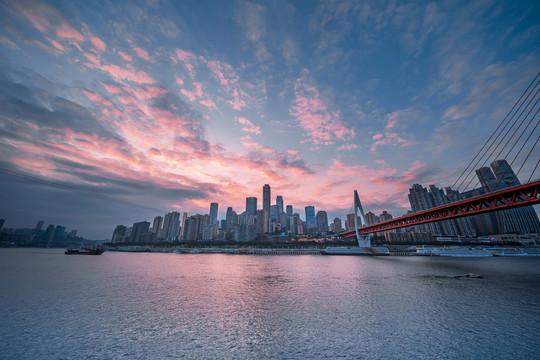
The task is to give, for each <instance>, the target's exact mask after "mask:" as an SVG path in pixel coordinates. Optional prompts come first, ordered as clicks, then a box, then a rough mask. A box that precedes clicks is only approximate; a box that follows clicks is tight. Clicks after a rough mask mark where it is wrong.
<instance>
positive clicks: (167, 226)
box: [161, 211, 180, 241]
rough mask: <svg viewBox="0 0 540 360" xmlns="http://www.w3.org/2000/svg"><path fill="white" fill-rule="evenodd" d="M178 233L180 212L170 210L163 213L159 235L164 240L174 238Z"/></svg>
mask: <svg viewBox="0 0 540 360" xmlns="http://www.w3.org/2000/svg"><path fill="white" fill-rule="evenodd" d="M179 233H180V214H179V213H177V212H176V211H172V212H170V213H168V214H166V215H165V219H164V220H163V231H162V232H161V237H162V238H164V239H165V240H168V241H171V240H176V238H177V237H178V235H179Z"/></svg>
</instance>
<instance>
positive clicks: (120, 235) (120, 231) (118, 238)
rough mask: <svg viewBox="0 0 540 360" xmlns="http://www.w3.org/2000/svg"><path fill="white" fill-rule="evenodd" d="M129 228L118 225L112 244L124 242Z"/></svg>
mask: <svg viewBox="0 0 540 360" xmlns="http://www.w3.org/2000/svg"><path fill="white" fill-rule="evenodd" d="M126 230H127V227H125V226H124V225H118V226H117V227H116V228H114V231H113V234H112V237H111V242H113V243H115V242H124V236H125V235H126Z"/></svg>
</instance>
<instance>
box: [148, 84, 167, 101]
mask: <svg viewBox="0 0 540 360" xmlns="http://www.w3.org/2000/svg"><path fill="white" fill-rule="evenodd" d="M143 91H144V95H145V97H146V98H156V97H161V96H163V95H165V94H166V93H168V92H169V90H167V89H163V88H160V87H157V86H145V87H144V89H143Z"/></svg>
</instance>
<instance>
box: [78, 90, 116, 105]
mask: <svg viewBox="0 0 540 360" xmlns="http://www.w3.org/2000/svg"><path fill="white" fill-rule="evenodd" d="M82 93H83V94H84V95H85V96H86V97H87V98H88V99H90V100H92V101H93V102H97V103H100V104H102V105H104V106H107V107H109V106H112V102H110V101H109V100H107V99H105V98H104V97H103V96H101V95H99V94H96V93H93V92H91V91H88V90H82Z"/></svg>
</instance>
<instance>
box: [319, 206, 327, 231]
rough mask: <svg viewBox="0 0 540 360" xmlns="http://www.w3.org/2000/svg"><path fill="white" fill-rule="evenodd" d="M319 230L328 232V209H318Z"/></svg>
mask: <svg viewBox="0 0 540 360" xmlns="http://www.w3.org/2000/svg"><path fill="white" fill-rule="evenodd" d="M317 231H318V232H321V233H325V232H328V215H327V214H326V211H323V210H320V211H317Z"/></svg>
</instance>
